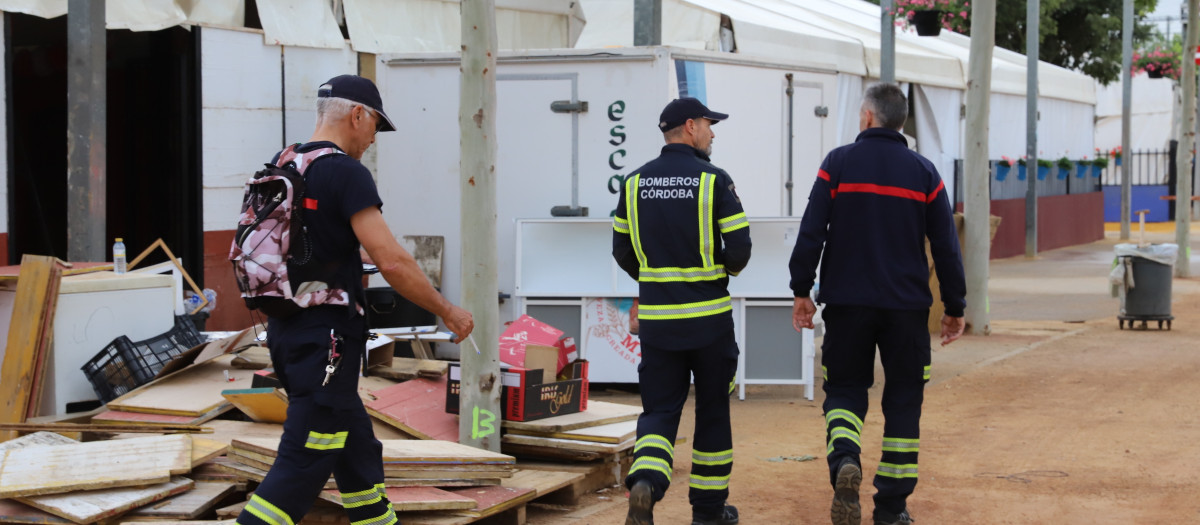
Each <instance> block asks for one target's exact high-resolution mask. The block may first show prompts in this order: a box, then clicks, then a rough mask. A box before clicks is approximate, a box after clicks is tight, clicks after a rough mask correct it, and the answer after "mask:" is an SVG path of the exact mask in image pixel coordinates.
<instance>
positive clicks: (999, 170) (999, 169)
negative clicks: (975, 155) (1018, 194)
mask: <svg viewBox="0 0 1200 525" xmlns="http://www.w3.org/2000/svg"><path fill="white" fill-rule="evenodd" d="M1011 169H1012V166H1005V165H1003V164H997V165H996V180H997V181H999V182H1004V179H1007V178H1008V171H1009V170H1011Z"/></svg>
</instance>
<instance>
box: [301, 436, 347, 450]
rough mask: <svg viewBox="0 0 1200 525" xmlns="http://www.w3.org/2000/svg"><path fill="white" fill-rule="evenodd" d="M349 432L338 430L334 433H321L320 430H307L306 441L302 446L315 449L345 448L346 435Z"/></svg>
mask: <svg viewBox="0 0 1200 525" xmlns="http://www.w3.org/2000/svg"><path fill="white" fill-rule="evenodd" d="M349 435H350V433H349V432H338V433H335V434H322V433H320V432H309V433H308V441H307V442H305V443H304V448H311V449H316V450H332V449H336V448H345V446H346V437H347V436H349Z"/></svg>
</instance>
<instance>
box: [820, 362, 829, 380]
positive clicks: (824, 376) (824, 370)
mask: <svg viewBox="0 0 1200 525" xmlns="http://www.w3.org/2000/svg"><path fill="white" fill-rule="evenodd" d="M821 379H824V380H826V381H829V368H828V367H826V366H825V365H821Z"/></svg>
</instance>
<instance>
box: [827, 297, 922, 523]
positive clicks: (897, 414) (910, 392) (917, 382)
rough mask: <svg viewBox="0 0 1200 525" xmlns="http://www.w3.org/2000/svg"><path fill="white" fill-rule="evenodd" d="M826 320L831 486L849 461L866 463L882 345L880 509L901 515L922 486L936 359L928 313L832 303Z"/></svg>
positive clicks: (877, 482) (877, 481)
mask: <svg viewBox="0 0 1200 525" xmlns="http://www.w3.org/2000/svg"><path fill="white" fill-rule="evenodd" d="M822 318H823V319H824V321H825V340H824V343H823V344H822V347H821V348H822V352H821V365H822V369H823V370H824V371H825V382H824V385H823V386H822V389H823V390H824V391H825V403H824V409H825V422H826V435H825V439H826V450H827V451H828V462H829V481H830V484H833V483H834V482H835V478H836V475H837V473H836V472H835V469H836V468H837V467H838V466H839V465H840V464H841V462H842V460H843V459H845V458H850V459H853V460H854V461H857V462H859V463H860V464H861V461H859V455H860V454H861V452H862V446H861V434H862V431H863V430H862V429H863V421H864V420H865V419H866V416H867V389H868V388H870V387H871V385H872V383H874V381H875V377H874V371H875V349H876V347H878V349H879V357H880V360H881V361H882V362H883V368H884V375H885V377H884V387H883V400H882V403H881V406H882V409H883V417H884V427H883V447H882V448H883V450H882V456H881V458H880V463H879V468H878V469H877V470H876V472H875V480H874V485H875V488H876V490H877V493H876V495H875V507H876V508H878V509H882V510H885V511H887V512H891V513H893V514H898V513H899V512H900V511H902V510H904V508H905V501H906V500H907V498H908V496H909V495H910V494H912V492H913V490H914V489H915V488H916V485H917V472H918V468H917V453H918V451H919V449H920V438H921V436H920V433H921V430H920V421H921V402H922V400H923V397H924V388H925V382H926V381H928V374H929V364H930V350H929V332H928V329H927V328H926V327H927V321H928V318H929V311H928V310H887V309H882V308H870V307H858V306H843V305H826V306H825V310H824V312H823V313H822Z"/></svg>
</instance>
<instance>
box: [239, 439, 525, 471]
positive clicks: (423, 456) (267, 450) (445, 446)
mask: <svg viewBox="0 0 1200 525" xmlns="http://www.w3.org/2000/svg"><path fill="white" fill-rule="evenodd" d="M381 443H383V462H384V464H391V465H399V464H404V463H420V464H422V465H448V466H453V465H466V466H469V465H476V464H494V465H512V464H514V463H515V461H516V460H515V459H514V458H513V457H512V456H508V455H505V454H500V453H497V452H491V451H487V450H482V449H478V448H475V447H469V446H466V445H460V444H458V443H452V442H449V441H437V440H430V441H424V440H384V441H381ZM232 446H233V448H235V449H244V450H248V451H251V452H256V453H259V454H263V455H267V456H271V457H274V456H275V454H276V453H277V450H278V447H279V442H278V441H273V440H270V439H261V438H258V439H255V438H246V439H235V440H234V441H233V443H232Z"/></svg>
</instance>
